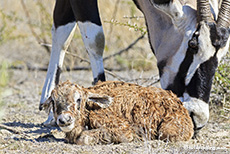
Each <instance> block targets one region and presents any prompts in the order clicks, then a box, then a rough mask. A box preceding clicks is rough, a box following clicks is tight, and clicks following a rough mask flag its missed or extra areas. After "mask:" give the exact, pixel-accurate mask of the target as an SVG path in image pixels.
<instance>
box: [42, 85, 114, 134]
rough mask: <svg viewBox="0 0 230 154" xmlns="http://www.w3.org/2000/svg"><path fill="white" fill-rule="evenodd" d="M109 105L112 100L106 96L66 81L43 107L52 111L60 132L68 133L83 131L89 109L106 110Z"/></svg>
mask: <svg viewBox="0 0 230 154" xmlns="http://www.w3.org/2000/svg"><path fill="white" fill-rule="evenodd" d="M111 103H112V98H111V97H109V96H107V95H99V94H96V93H91V92H89V91H87V89H85V88H83V87H80V86H78V85H76V84H73V83H70V82H69V81H66V82H64V83H61V84H59V85H58V86H57V87H56V88H55V89H54V90H53V91H52V93H51V96H50V97H49V98H48V99H47V100H46V101H45V103H44V104H43V107H44V108H45V109H46V110H50V109H52V110H53V113H54V118H55V121H56V123H57V125H58V126H59V127H60V128H61V130H62V131H64V132H70V131H72V130H73V129H74V128H79V131H81V130H83V128H84V126H85V124H86V123H87V114H88V113H89V112H88V110H89V109H95V108H106V107H108V106H109V105H110V104H111Z"/></svg>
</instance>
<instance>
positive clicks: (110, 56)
mask: <svg viewBox="0 0 230 154" xmlns="http://www.w3.org/2000/svg"><path fill="white" fill-rule="evenodd" d="M144 36H145V35H141V36H140V37H138V38H137V39H136V40H135V41H133V42H132V43H131V44H130V45H129V46H127V47H126V48H124V49H122V50H120V51H118V52H116V53H114V54H112V55H109V56H107V57H105V58H104V59H103V60H104V61H106V60H108V59H110V58H112V57H115V56H117V55H121V54H122V53H124V52H126V51H128V50H129V49H131V48H132V47H133V46H134V45H135V44H137V42H138V41H140V40H141V39H143V38H144Z"/></svg>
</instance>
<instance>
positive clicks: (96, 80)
mask: <svg viewBox="0 0 230 154" xmlns="http://www.w3.org/2000/svg"><path fill="white" fill-rule="evenodd" d="M98 81H105V73H101V74H99V75H98V76H97V78H94V81H93V85H95V84H96V83H97V82H98Z"/></svg>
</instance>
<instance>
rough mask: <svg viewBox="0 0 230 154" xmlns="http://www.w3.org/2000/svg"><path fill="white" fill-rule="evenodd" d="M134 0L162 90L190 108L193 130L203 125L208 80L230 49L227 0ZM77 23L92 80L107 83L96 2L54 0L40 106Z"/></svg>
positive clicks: (56, 76)
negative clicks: (50, 47)
mask: <svg viewBox="0 0 230 154" xmlns="http://www.w3.org/2000/svg"><path fill="white" fill-rule="evenodd" d="M133 1H134V3H135V4H136V6H137V7H138V8H139V9H140V10H141V11H142V12H143V14H144V16H145V20H146V25H147V28H148V36H149V42H150V45H151V48H152V50H153V53H154V54H155V56H156V58H157V62H158V69H159V72H160V82H161V86H162V88H164V89H170V90H172V91H173V92H174V93H176V94H177V96H178V97H180V99H181V100H182V101H183V102H184V105H185V107H186V108H187V109H188V110H189V112H190V114H191V117H192V119H193V122H194V126H195V129H200V128H202V127H203V126H204V125H205V124H206V123H207V121H208V119H209V104H208V102H209V96H210V90H211V84H212V79H213V77H214V74H215V70H216V68H217V66H218V62H219V61H220V59H221V57H223V56H224V55H225V54H226V52H227V50H228V47H229V45H228V44H229V22H230V19H229V18H230V0H223V2H221V0H219V1H218V0H197V1H196V0H133ZM220 4H221V5H220ZM76 24H77V25H78V26H79V28H80V31H81V34H82V39H83V41H84V44H85V47H86V50H87V51H88V54H89V58H90V62H91V68H92V71H93V77H94V82H95V83H96V82H97V81H98V80H101V81H105V75H104V68H103V58H102V56H103V49H104V34H103V29H102V25H101V21H100V16H99V12H98V6H97V0H56V5H55V9H54V24H53V28H52V36H53V38H52V52H51V58H50V63H49V67H48V72H47V77H46V81H45V84H44V87H43V91H42V96H41V103H40V109H42V104H43V103H44V102H45V100H46V99H47V98H48V97H49V96H50V93H51V91H52V89H53V88H54V87H55V85H57V84H58V81H59V75H60V72H61V67H62V63H63V59H64V55H65V50H66V49H67V47H68V45H69V43H70V41H71V39H72V36H73V33H74V29H75V27H76ZM51 113H52V112H51ZM51 119H52V114H50V115H49V118H48V120H47V121H46V122H45V124H48V123H50V122H51Z"/></svg>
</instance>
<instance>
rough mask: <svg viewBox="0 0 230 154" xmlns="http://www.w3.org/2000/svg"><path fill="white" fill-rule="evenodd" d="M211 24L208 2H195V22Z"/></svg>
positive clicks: (198, 0) (200, 0) (203, 0)
mask: <svg viewBox="0 0 230 154" xmlns="http://www.w3.org/2000/svg"><path fill="white" fill-rule="evenodd" d="M201 21H205V22H212V21H213V19H212V17H211V9H210V5H209V0H197V22H198V23H200V22H201Z"/></svg>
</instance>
